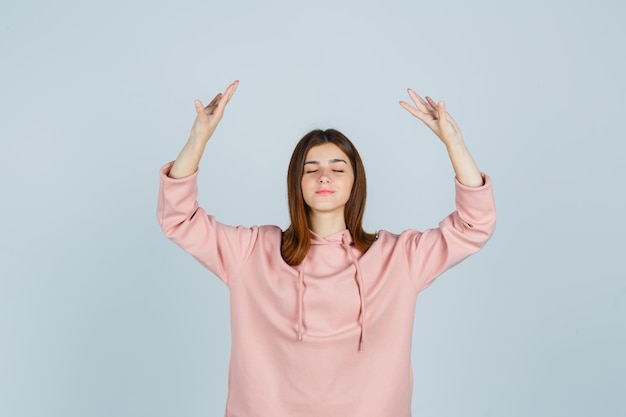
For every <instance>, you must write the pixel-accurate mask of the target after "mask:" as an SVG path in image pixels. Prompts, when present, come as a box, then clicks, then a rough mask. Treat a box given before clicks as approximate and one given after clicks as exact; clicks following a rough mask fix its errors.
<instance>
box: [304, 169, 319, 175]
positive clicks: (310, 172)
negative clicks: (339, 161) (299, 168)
mask: <svg viewBox="0 0 626 417" xmlns="http://www.w3.org/2000/svg"><path fill="white" fill-rule="evenodd" d="M315 172H317V169H312V170H308V171H305V172H304V173H305V174H313V173H315Z"/></svg>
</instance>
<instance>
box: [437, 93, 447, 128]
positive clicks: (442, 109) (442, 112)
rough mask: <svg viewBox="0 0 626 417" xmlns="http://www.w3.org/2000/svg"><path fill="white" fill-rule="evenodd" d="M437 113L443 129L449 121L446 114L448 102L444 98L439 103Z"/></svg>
mask: <svg viewBox="0 0 626 417" xmlns="http://www.w3.org/2000/svg"><path fill="white" fill-rule="evenodd" d="M437 113H438V114H437V119H438V120H437V122H438V124H439V129H440V130H441V129H443V128H444V126H445V124H446V122H447V121H448V117H447V116H446V113H447V112H446V103H444V102H443V100H442V101H440V102H439V103H437Z"/></svg>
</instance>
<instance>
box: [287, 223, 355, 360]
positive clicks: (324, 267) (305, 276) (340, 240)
mask: <svg viewBox="0 0 626 417" xmlns="http://www.w3.org/2000/svg"><path fill="white" fill-rule="evenodd" d="M310 235H311V248H310V250H309V253H308V255H307V257H306V258H305V259H304V261H303V262H302V263H301V264H300V265H299V266H298V267H297V268H296V269H297V271H298V319H297V320H298V323H297V328H298V340H300V341H302V340H303V337H304V334H305V332H306V326H305V321H307V312H308V311H310V312H311V314H312V315H323V316H326V317H327V319H326V320H325V321H327V323H321V324H322V325H323V324H330V323H332V322H333V321H335V320H336V319H337V318H334V317H332V316H333V314H339V315H342V314H341V311H335V309H334V308H332V306H331V307H330V308H327V309H325V310H326V311H323V309H320V308H319V307H322V306H323V305H324V303H323V302H321V303H320V302H319V300H315V298H316V297H315V296H316V294H313V293H312V294H310V296H308V295H307V289H308V288H311V291H312V292H313V289H314V288H319V287H320V286H319V285H316V284H319V283H322V282H324V281H325V282H326V284H322V286H323V287H324V288H325V289H326V294H320V296H321V297H324V296H327V297H329V298H332V296H333V295H335V294H332V293H331V289H332V288H333V287H337V288H345V287H346V286H351V285H353V286H354V293H355V295H356V296H358V311H357V312H356V315H355V316H354V317H355V318H356V319H357V321H358V324H359V327H360V337H359V350H364V347H365V296H364V294H365V291H364V287H363V285H364V284H363V274H362V272H361V268H360V265H359V258H360V257H361V252H359V251H358V250H357V249H356V248H355V247H354V244H353V241H352V236H351V235H350V232H349V231H348V230H344V231H341V232H338V233H335V234H332V235H330V236H327V237H325V238H324V237H321V236H319V235H317V234H315V233H313V232H310ZM337 271H342V272H341V273H339V274H338V273H337ZM333 281H336V282H333ZM347 281H350V282H347ZM309 299H310V301H309ZM335 304H336V305H337V310H344V308H341V304H344V303H343V302H342V300H340V299H339V300H336V303H335ZM346 304H348V305H350V303H349V301H348V300H346ZM308 306H311V308H308ZM326 307H328V306H326ZM317 318H318V319H319V318H320V317H317ZM311 319H312V320H315V318H314V317H311ZM322 321H324V320H322ZM318 327H319V326H318ZM328 330H330V329H328ZM334 330H340V329H334Z"/></svg>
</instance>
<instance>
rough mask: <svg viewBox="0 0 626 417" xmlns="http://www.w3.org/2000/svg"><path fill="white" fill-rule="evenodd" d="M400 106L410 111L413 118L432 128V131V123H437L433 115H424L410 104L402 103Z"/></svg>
mask: <svg viewBox="0 0 626 417" xmlns="http://www.w3.org/2000/svg"><path fill="white" fill-rule="evenodd" d="M400 105H401V106H402V107H403V108H404V109H405V110H406V111H408V112H409V113H411V114H412V115H413V116H415V117H416V118H418V119H419V120H421V121H422V122H423V123H424V124H425V125H426V126H428V127H430V128H431V129H432V123H433V122H434V121H435V118H434V117H433V115H432V114H430V113H424V112H422V111H420V110H419V109H416V108H415V107H413V106H411V105H410V104H409V103H407V102H404V101H401V102H400Z"/></svg>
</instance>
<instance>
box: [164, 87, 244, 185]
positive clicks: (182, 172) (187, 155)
mask: <svg viewBox="0 0 626 417" xmlns="http://www.w3.org/2000/svg"><path fill="white" fill-rule="evenodd" d="M237 85H239V81H235V82H234V83H232V84H231V85H229V86H228V88H226V91H224V93H219V94H218V95H216V96H215V98H214V99H213V100H212V101H211V102H210V103H209V104H208V105H207V106H206V107H205V106H203V105H202V102H201V101H200V100H196V113H197V115H196V120H195V121H194V122H193V126H192V127H191V134H190V135H189V140H187V143H186V144H185V146H183V149H181V150H180V153H179V154H178V157H177V158H176V161H175V162H174V164H173V165H172V168H171V169H170V171H169V173H168V174H167V175H168V176H169V177H171V178H184V177H187V176H189V175H191V174H193V173H194V172H196V170H197V169H198V165H199V164H200V159H201V158H202V154H203V153H204V148H205V146H206V144H207V142H208V141H209V139H211V135H213V132H214V131H215V128H217V125H218V124H219V122H220V120H222V116H223V115H224V109H225V108H226V105H227V104H228V102H229V101H230V98H231V97H232V96H233V94H234V93H235V90H236V89H237Z"/></svg>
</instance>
